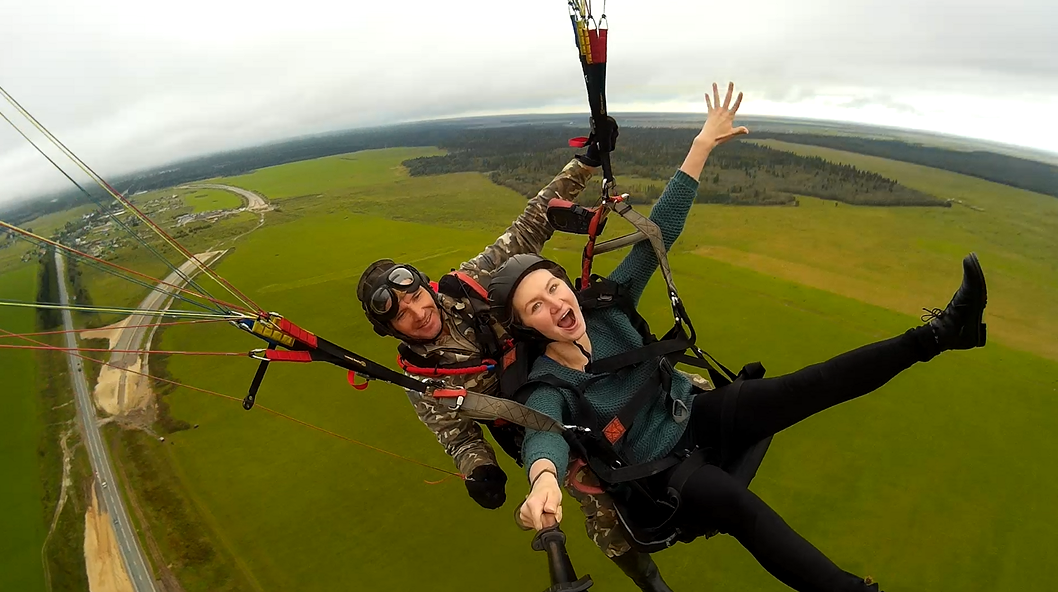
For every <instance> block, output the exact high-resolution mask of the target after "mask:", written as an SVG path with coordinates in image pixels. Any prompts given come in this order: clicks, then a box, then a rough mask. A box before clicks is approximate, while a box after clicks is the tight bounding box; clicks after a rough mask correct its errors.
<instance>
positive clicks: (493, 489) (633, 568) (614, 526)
mask: <svg viewBox="0 0 1058 592" xmlns="http://www.w3.org/2000/svg"><path fill="white" fill-rule="evenodd" d="M615 137H616V134H615ZM611 145H612V144H611ZM593 147H594V146H593ZM598 166H599V161H598V157H597V154H593V150H592V148H589V150H588V153H587V154H586V155H583V156H577V157H576V158H574V159H573V160H571V161H570V162H569V164H567V165H566V166H565V168H563V170H562V172H561V173H559V175H558V176H557V177H555V178H554V180H552V181H551V183H550V184H548V186H547V187H545V188H543V189H542V190H541V191H540V192H539V193H538V194H537V195H536V197H534V198H532V199H530V200H529V203H528V205H527V206H526V208H525V210H524V211H523V212H522V214H521V215H519V216H518V218H517V219H516V220H515V221H514V223H513V224H511V226H510V227H509V228H508V229H507V231H506V232H504V233H503V234H502V235H500V237H499V238H498V239H497V240H496V242H495V243H493V244H491V245H489V246H488V247H486V248H485V250H484V251H482V252H481V254H479V255H478V256H476V257H474V258H473V259H471V260H469V261H466V262H464V263H462V264H461V265H460V266H459V271H462V272H463V273H466V274H467V275H469V276H470V277H472V278H473V279H474V280H476V281H477V282H478V283H479V284H482V285H486V286H487V285H488V282H489V276H490V274H491V273H492V272H494V271H495V270H497V269H499V267H500V266H502V265H503V263H504V262H506V261H507V259H508V258H509V257H510V256H512V255H515V254H518V253H539V252H540V250H541V249H542V248H543V246H544V243H545V242H546V241H547V240H548V239H549V238H551V235H552V234H553V232H554V229H553V228H552V227H551V225H550V223H549V222H548V220H547V204H548V202H549V201H550V200H551V199H552V198H562V199H566V200H569V201H573V200H574V199H576V197H577V195H579V194H580V192H581V191H582V190H583V189H584V185H585V183H586V182H587V181H588V179H589V178H591V176H592V174H593V173H594V169H595V168H596V167H598ZM399 267H404V268H408V269H412V270H414V268H411V266H405V265H398V264H396V263H394V262H393V261H391V260H389V259H383V260H380V261H376V262H374V263H372V264H371V265H370V266H369V267H368V268H367V269H366V270H365V271H364V273H363V275H362V276H361V278H360V281H359V283H358V285H357V298H358V299H359V300H360V302H361V304H362V306H363V308H364V312H365V314H367V317H368V320H370V321H371V323H372V325H374V327H375V331H376V332H377V333H379V334H380V335H389V336H393V337H397V338H398V339H400V340H401V341H403V342H404V343H405V345H406V346H407V347H408V348H409V349H410V350H411V351H412V352H414V353H415V354H416V355H417V356H419V357H420V358H425V359H428V360H430V361H431V362H432V365H433V366H436V367H442V368H443V367H445V366H452V365H458V364H460V363H464V362H466V361H467V360H472V359H477V358H480V356H481V348H480V347H479V345H478V343H479V341H478V335H477V334H476V331H477V329H476V328H475V325H477V326H478V327H481V326H483V325H482V323H486V324H487V325H488V326H489V327H490V328H491V330H492V331H493V332H495V335H496V336H497V337H498V338H506V333H505V332H504V331H503V328H502V327H500V326H499V324H498V323H496V322H495V321H493V320H492V319H491V317H488V316H485V315H487V314H488V308H487V306H486V307H485V308H484V309H479V310H475V308H476V307H475V303H474V302H473V301H472V300H471V299H470V298H469V295H468V296H467V297H459V298H456V297H452V296H448V295H445V294H440V293H438V292H435V291H433V290H432V289H427V288H426V287H425V286H421V287H417V288H416V289H415V290H414V291H410V290H409V292H410V293H409V292H401V291H390V292H389V294H390V295H391V296H392V297H393V298H394V299H396V298H399V301H398V302H393V303H392V304H393V305H395V306H396V307H397V308H393V309H391V310H387V313H389V315H388V316H389V318H388V319H382V318H380V315H379V314H377V313H376V312H374V311H373V308H372V298H373V297H379V296H381V298H382V300H383V301H385V298H386V291H385V290H380V288H379V286H382V285H384V284H385V283H386V281H387V280H388V281H389V282H390V284H389V285H390V286H392V285H393V284H392V279H391V278H392V277H393V275H394V274H393V270H394V269H396V268H399ZM414 272H415V273H418V271H417V270H414ZM419 278H420V280H425V276H421V274H420V276H419ZM422 283H425V282H421V281H418V282H417V283H416V285H418V284H422ZM471 321H476V322H471ZM446 381H447V382H449V383H450V384H451V385H453V386H462V387H465V388H466V389H468V390H472V391H475V392H480V393H483V394H486V395H493V396H495V395H498V390H499V389H498V386H499V385H498V379H497V377H496V375H495V373H494V372H482V373H477V374H461V375H454V376H447V377H446ZM408 397H409V399H410V400H411V403H412V405H413V406H414V407H415V412H416V414H417V415H418V416H419V419H420V420H421V421H422V422H423V423H424V424H426V426H427V427H428V428H430V430H431V431H432V432H433V433H434V434H435V435H436V436H437V440H438V441H439V442H440V443H441V445H442V446H444V448H445V451H446V452H447V453H448V454H449V455H450V456H451V457H452V459H453V460H454V461H455V464H456V467H458V470H459V472H460V473H462V474H463V475H465V476H466V481H465V483H466V487H467V491H468V493H469V494H470V497H471V498H473V499H474V501H476V502H477V503H478V504H480V505H481V506H482V507H485V508H489V509H495V508H499V507H500V506H502V505H503V503H504V501H505V500H506V492H505V486H506V482H507V475H506V474H505V473H504V472H503V470H502V469H501V468H500V467H499V465H498V463H497V461H496V454H495V452H494V451H493V448H492V446H491V445H490V444H489V442H488V441H487V440H486V439H485V437H484V435H483V433H482V430H481V426H480V425H479V424H478V423H477V422H475V421H473V420H471V419H468V418H465V417H461V416H460V414H459V412H458V411H452V410H450V409H449V408H448V407H447V406H446V405H445V404H444V403H441V402H439V401H437V400H436V399H434V398H433V397H428V396H423V395H422V394H420V393H417V392H415V391H408ZM490 429H492V426H490ZM494 433H496V432H495V431H494ZM520 437H521V430H520V428H519V429H518V436H517V438H518V442H517V443H516V447H517V448H520ZM497 439H498V440H499V437H497ZM504 448H505V450H506V449H507V446H506V445H505V446H504ZM516 460H520V459H516ZM570 478H571V479H578V480H586V479H592V477H591V476H587V477H585V476H583V475H572V476H571V477H570ZM567 489H568V490H569V492H570V495H571V496H572V497H573V498H574V499H576V500H577V501H578V502H580V505H581V509H582V510H583V512H584V515H585V528H586V530H587V532H588V536H589V537H590V538H591V539H592V540H593V541H594V542H595V543H596V544H597V545H598V546H599V548H600V549H601V550H602V551H603V552H604V553H605V554H606V556H607V557H609V558H610V559H612V560H613V561H614V563H616V564H617V565H618V566H619V567H620V568H621V570H622V571H624V573H625V574H627V575H628V576H629V577H630V578H631V579H632V580H633V581H634V582H635V583H636V585H637V586H639V587H640V589H642V590H646V591H650V592H671V590H670V589H669V587H668V586H667V585H666V584H665V582H664V581H663V580H662V579H661V575H660V573H659V572H658V568H657V566H656V565H655V564H654V562H653V560H652V559H651V558H650V555H649V554H645V553H640V552H638V551H636V550H635V549H632V548H631V547H630V546H629V544H628V542H627V540H626V536H627V533H626V532H625V530H624V528H623V527H622V526H621V525H620V524H619V523H618V519H617V514H616V512H615V511H614V510H613V506H612V503H611V502H610V500H609V499H608V497H607V496H606V495H605V494H602V495H592V494H586V493H583V492H581V491H578V490H576V489H574V488H572V487H567Z"/></svg>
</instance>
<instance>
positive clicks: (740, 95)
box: [731, 92, 749, 133]
mask: <svg viewBox="0 0 1058 592" xmlns="http://www.w3.org/2000/svg"><path fill="white" fill-rule="evenodd" d="M741 104H742V93H741V92H739V93H738V98H736V99H735V106H734V107H732V108H731V114H732V115H734V114H735V113H738V106H739V105H741ZM746 132H747V133H748V132H749V130H746Z"/></svg>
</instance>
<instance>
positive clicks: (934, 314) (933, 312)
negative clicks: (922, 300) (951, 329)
mask: <svg viewBox="0 0 1058 592" xmlns="http://www.w3.org/2000/svg"><path fill="white" fill-rule="evenodd" d="M922 310H923V311H924V312H925V313H926V314H924V315H922V322H923V323H928V322H930V321H932V320H933V319H939V318H940V316H941V315H942V314H944V311H943V310H941V309H939V308H923V309H922Z"/></svg>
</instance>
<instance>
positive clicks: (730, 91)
mask: <svg viewBox="0 0 1058 592" xmlns="http://www.w3.org/2000/svg"><path fill="white" fill-rule="evenodd" d="M734 92H735V83H734V82H728V83H727V96H725V97H724V109H727V108H728V107H730V106H731V95H732V94H734Z"/></svg>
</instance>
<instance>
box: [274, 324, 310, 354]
mask: <svg viewBox="0 0 1058 592" xmlns="http://www.w3.org/2000/svg"><path fill="white" fill-rule="evenodd" d="M279 330H280V331H282V332H284V333H286V334H287V335H290V336H291V337H293V338H294V339H297V340H298V341H300V342H302V343H304V344H305V345H307V346H309V347H311V348H315V347H316V336H315V335H313V334H312V333H309V332H308V331H306V330H304V329H302V328H301V327H298V326H297V325H295V324H294V323H291V322H290V321H288V320H286V319H279Z"/></svg>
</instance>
